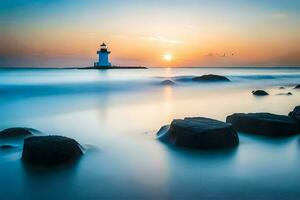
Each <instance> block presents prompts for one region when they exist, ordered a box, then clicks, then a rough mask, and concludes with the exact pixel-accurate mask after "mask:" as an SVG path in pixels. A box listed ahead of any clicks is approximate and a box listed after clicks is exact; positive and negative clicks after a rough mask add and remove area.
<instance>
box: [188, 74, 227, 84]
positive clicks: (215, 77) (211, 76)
mask: <svg viewBox="0 0 300 200" xmlns="http://www.w3.org/2000/svg"><path fill="white" fill-rule="evenodd" d="M192 80H193V81H197V82H229V81H230V80H229V79H228V78H227V77H225V76H220V75H215V74H208V75H203V76H197V77H194V78H192Z"/></svg>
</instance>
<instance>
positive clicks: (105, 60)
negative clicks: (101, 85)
mask: <svg viewBox="0 0 300 200" xmlns="http://www.w3.org/2000/svg"><path fill="white" fill-rule="evenodd" d="M110 53H111V52H110V51H109V50H108V48H107V46H106V44H105V43H102V44H101V45H100V49H99V50H98V51H97V54H98V56H99V58H98V62H95V63H94V67H111V63H110V62H109V54H110Z"/></svg>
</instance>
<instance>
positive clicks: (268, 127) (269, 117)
mask: <svg viewBox="0 0 300 200" xmlns="http://www.w3.org/2000/svg"><path fill="white" fill-rule="evenodd" d="M226 122H227V123H231V124H232V126H233V128H235V129H236V130H237V131H241V132H247V133H252V134H258V135H266V136H290V135H293V134H297V133H300V126H299V124H298V123H297V121H296V120H294V119H292V118H290V117H288V116H284V115H275V114H271V113H248V114H246V113H235V114H233V115H230V116H227V118H226Z"/></svg>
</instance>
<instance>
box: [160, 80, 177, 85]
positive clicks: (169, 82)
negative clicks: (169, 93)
mask: <svg viewBox="0 0 300 200" xmlns="http://www.w3.org/2000/svg"><path fill="white" fill-rule="evenodd" d="M160 84H161V85H176V83H175V82H173V81H171V80H164V81H162V82H160Z"/></svg>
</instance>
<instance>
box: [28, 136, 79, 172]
mask: <svg viewBox="0 0 300 200" xmlns="http://www.w3.org/2000/svg"><path fill="white" fill-rule="evenodd" d="M81 155H83V152H82V150H81V146H80V145H79V144H78V142H77V141H76V140H74V139H70V138H67V137H63V136H35V137H28V138H26V139H25V140H24V146H23V152H22V160H24V161H26V162H28V163H31V164H36V165H43V166H51V165H59V164H66V163H70V162H73V161H75V160H77V159H78V158H79V157H80V156H81Z"/></svg>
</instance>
